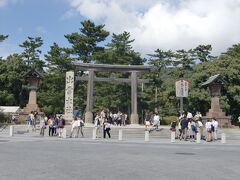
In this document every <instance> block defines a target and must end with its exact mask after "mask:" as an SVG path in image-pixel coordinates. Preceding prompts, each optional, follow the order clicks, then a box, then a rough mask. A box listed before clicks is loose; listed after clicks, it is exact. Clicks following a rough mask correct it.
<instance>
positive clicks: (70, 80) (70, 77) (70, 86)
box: [64, 71, 74, 121]
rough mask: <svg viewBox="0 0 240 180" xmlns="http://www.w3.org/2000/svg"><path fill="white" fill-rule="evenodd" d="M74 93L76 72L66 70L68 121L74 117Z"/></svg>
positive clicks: (66, 111)
mask: <svg viewBox="0 0 240 180" xmlns="http://www.w3.org/2000/svg"><path fill="white" fill-rule="evenodd" d="M73 94H74V72H73V71H68V72H66V84H65V113H64V118H65V119H66V120H67V121H72V119H73Z"/></svg>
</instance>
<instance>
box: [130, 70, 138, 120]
mask: <svg viewBox="0 0 240 180" xmlns="http://www.w3.org/2000/svg"><path fill="white" fill-rule="evenodd" d="M131 107H132V109H131V124H138V113H137V72H132V74H131Z"/></svg>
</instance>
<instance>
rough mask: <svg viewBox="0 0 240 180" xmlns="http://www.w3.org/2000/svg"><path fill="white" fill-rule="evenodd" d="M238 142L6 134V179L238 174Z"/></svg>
mask: <svg viewBox="0 0 240 180" xmlns="http://www.w3.org/2000/svg"><path fill="white" fill-rule="evenodd" d="M234 142H235V143H227V144H221V143H219V142H214V143H201V144H196V143H193V142H185V141H181V142H177V143H170V142H169V141H168V140H166V139H165V140H161V141H150V142H144V141H140V140H138V139H137V140H131V141H126V140H125V141H121V142H119V141H118V140H116V139H105V140H103V139H100V140H91V139H90V138H71V139H70V138H68V139H59V138H57V137H47V136H46V137H39V136H32V137H30V136H25V137H19V136H15V137H0V160H1V161H0V162H1V163H0V180H18V179H19V180H20V179H24V180H45V179H46V180H56V179H58V180H64V179H71V180H145V179H149V180H155V179H156V180H159V179H160V180H173V179H174V180H175V179H177V180H188V179H189V180H192V179H194V180H202V179H206V178H207V179H211V180H215V179H216V180H236V179H238V178H239V176H240V171H239V168H240V158H239V153H240V150H239V149H240V144H239V143H236V141H234Z"/></svg>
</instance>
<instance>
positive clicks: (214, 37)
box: [68, 0, 240, 55]
mask: <svg viewBox="0 0 240 180" xmlns="http://www.w3.org/2000/svg"><path fill="white" fill-rule="evenodd" d="M68 2H69V3H70V5H71V7H72V8H75V9H76V10H77V11H78V12H79V13H80V14H81V15H82V16H84V17H85V18H89V19H91V20H93V21H95V22H97V23H101V24H105V25H106V28H107V30H109V31H110V32H114V33H122V32H123V31H128V32H130V33H131V35H132V38H134V39H135V42H134V48H135V50H137V51H139V52H141V53H142V54H143V55H144V54H146V53H152V52H153V51H154V50H156V49H157V48H160V49H164V50H167V49H172V50H175V49H180V48H184V49H190V48H194V47H196V46H197V45H199V44H211V45H212V46H213V52H214V53H215V54H216V53H220V52H223V51H225V50H226V49H227V48H228V47H230V46H231V45H232V44H235V43H238V42H240V23H239V21H240V0H171V1H169V0H148V1H146V0H121V1H119V0H68Z"/></svg>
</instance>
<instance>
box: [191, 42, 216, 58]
mask: <svg viewBox="0 0 240 180" xmlns="http://www.w3.org/2000/svg"><path fill="white" fill-rule="evenodd" d="M211 51H212V46H211V45H209V44H208V45H199V46H197V47H196V48H194V49H193V53H194V56H195V57H196V58H197V59H198V60H199V61H200V62H207V61H209V60H211V59H212V58H213V56H211Z"/></svg>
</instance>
